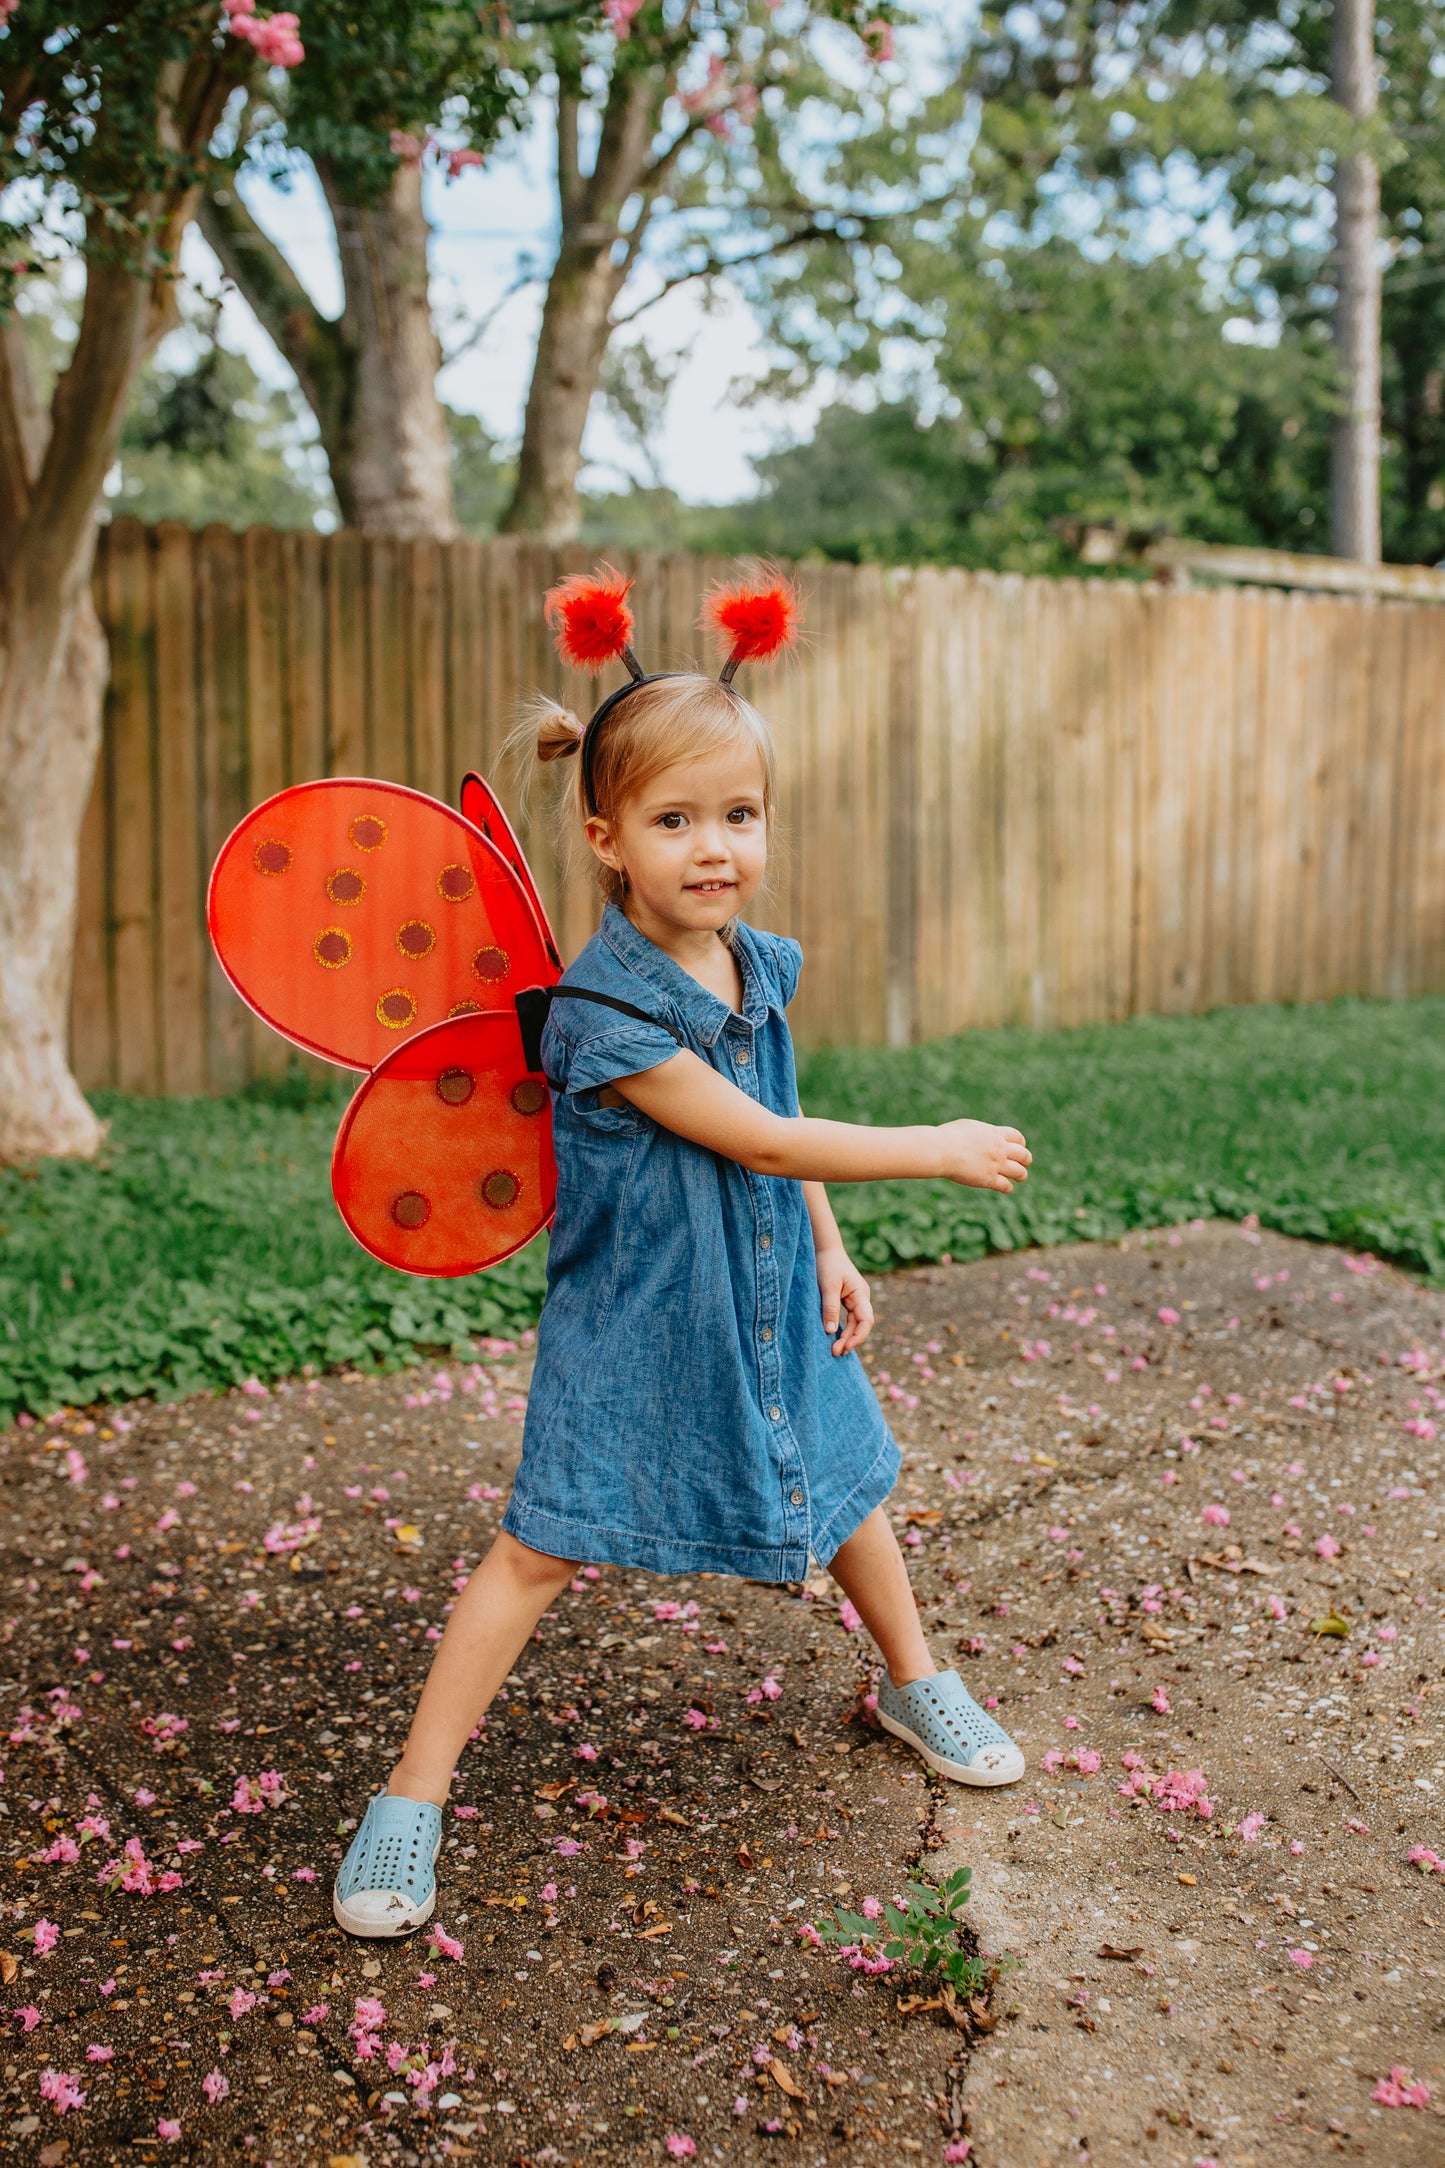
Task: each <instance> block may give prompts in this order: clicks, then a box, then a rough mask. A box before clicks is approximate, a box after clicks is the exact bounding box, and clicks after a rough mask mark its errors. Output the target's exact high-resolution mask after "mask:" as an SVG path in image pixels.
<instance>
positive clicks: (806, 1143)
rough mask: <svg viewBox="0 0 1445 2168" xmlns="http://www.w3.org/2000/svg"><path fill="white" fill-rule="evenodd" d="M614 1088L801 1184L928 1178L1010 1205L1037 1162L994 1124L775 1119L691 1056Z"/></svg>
mask: <svg viewBox="0 0 1445 2168" xmlns="http://www.w3.org/2000/svg"><path fill="white" fill-rule="evenodd" d="M615 1086H616V1089H617V1090H618V1091H619V1092H620V1093H621V1094H622V1097H623V1098H624V1099H626V1100H627V1101H628V1102H629V1104H630V1105H632V1106H634V1107H636V1108H637V1109H638V1110H639V1112H640V1113H643V1114H647V1115H650V1116H651V1118H652V1120H653V1121H655V1122H660V1123H661V1124H662V1126H663V1128H664V1129H671V1130H673V1131H675V1133H676V1134H677V1135H678V1136H680V1137H686V1138H687V1139H688V1141H689V1142H690V1143H692V1144H701V1145H703V1146H704V1147H705V1148H706V1149H707V1150H708V1151H710V1152H720V1153H721V1154H722V1156H723V1157H724V1158H725V1159H735V1160H736V1161H737V1162H738V1165H739V1166H742V1167H750V1168H751V1169H752V1171H753V1173H754V1174H778V1175H786V1176H789V1177H791V1178H792V1179H793V1180H794V1181H799V1182H879V1181H886V1180H887V1179H889V1178H890V1177H899V1176H902V1177H910V1176H913V1177H926V1176H930V1175H932V1176H935V1177H937V1176H941V1177H942V1178H943V1179H944V1180H945V1181H949V1182H962V1183H965V1184H967V1186H968V1187H969V1188H971V1189H994V1190H999V1191H1001V1192H1002V1193H1003V1194H1004V1195H1005V1196H1007V1195H1008V1193H1009V1192H1010V1191H1011V1190H1012V1188H1013V1186H1014V1184H1015V1182H1023V1181H1026V1180H1027V1178H1028V1171H1029V1164H1030V1161H1031V1158H1032V1154H1031V1153H1030V1152H1029V1150H1028V1147H1027V1146H1026V1145H1025V1143H1024V1140H1023V1138H1022V1137H1021V1136H1020V1134H1019V1132H1018V1130H1016V1129H996V1128H995V1127H994V1125H993V1124H992V1123H991V1122H970V1121H957V1122H941V1123H939V1124H938V1125H937V1127H934V1126H933V1125H931V1124H927V1123H919V1124H917V1125H916V1126H915V1127H912V1128H908V1129H868V1128H865V1127H864V1126H862V1125H861V1124H859V1123H854V1122H825V1121H818V1120H815V1119H814V1118H813V1117H812V1116H811V1115H806V1114H805V1115H802V1116H800V1117H789V1116H786V1115H782V1114H771V1113H769V1111H768V1109H767V1108H766V1107H761V1106H759V1105H758V1103H757V1101H756V1100H755V1099H750V1098H749V1097H748V1095H747V1093H746V1092H744V1091H739V1089H738V1087H737V1085H736V1084H732V1083H730V1082H729V1081H728V1079H727V1078H726V1077H725V1076H719V1075H718V1072H717V1071H716V1069H712V1068H709V1066H708V1064H707V1063H706V1062H705V1061H703V1060H701V1059H700V1058H699V1057H698V1056H697V1055H696V1054H693V1053H690V1052H689V1051H688V1050H687V1049H686V1048H684V1049H683V1051H682V1052H681V1053H680V1054H674V1055H673V1057H672V1059H671V1060H670V1061H665V1062H663V1063H662V1064H661V1065H660V1066H659V1067H658V1068H656V1069H644V1070H642V1071H641V1072H640V1073H639V1074H638V1075H637V1076H623V1077H618V1078H616V1079H615ZM830 1217H831V1214H830Z"/></svg>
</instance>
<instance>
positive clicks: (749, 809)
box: [728, 805, 758, 828]
mask: <svg viewBox="0 0 1445 2168" xmlns="http://www.w3.org/2000/svg"><path fill="white" fill-rule="evenodd" d="M757 817H758V816H757V811H756V809H755V808H754V807H753V806H750V805H735V806H734V807H733V809H732V811H731V813H729V815H728V819H729V820H730V821H731V822H732V823H733V825H734V827H737V828H741V827H742V825H743V823H744V821H752V820H756V819H757Z"/></svg>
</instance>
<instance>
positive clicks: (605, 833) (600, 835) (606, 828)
mask: <svg viewBox="0 0 1445 2168" xmlns="http://www.w3.org/2000/svg"><path fill="white" fill-rule="evenodd" d="M587 841H588V842H589V843H590V844H591V846H592V848H593V850H594V851H595V852H596V853H597V856H598V857H599V858H600V859H601V860H602V863H603V865H604V866H610V867H611V868H612V870H613V872H614V873H621V872H622V870H623V868H622V857H621V854H620V852H619V850H618V848H617V841H616V838H615V837H614V836H613V833H612V825H611V823H610V821H605V820H603V818H602V817H601V815H600V814H598V813H593V814H591V815H590V816H589V817H588V820H587Z"/></svg>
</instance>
